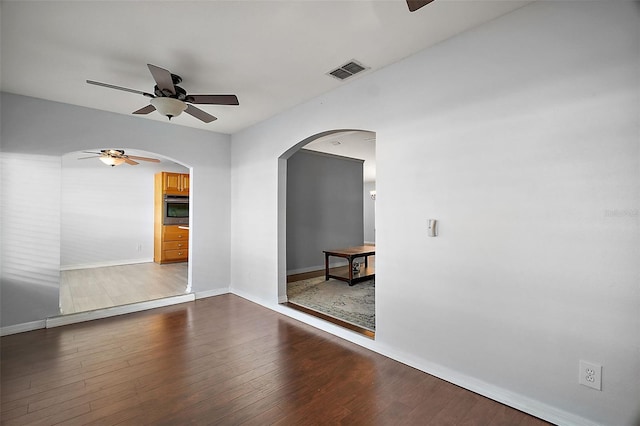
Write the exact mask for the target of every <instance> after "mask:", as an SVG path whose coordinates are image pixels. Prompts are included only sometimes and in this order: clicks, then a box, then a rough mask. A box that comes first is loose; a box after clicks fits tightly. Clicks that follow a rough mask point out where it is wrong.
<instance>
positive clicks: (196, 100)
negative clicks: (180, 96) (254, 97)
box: [185, 95, 240, 105]
mask: <svg viewBox="0 0 640 426" xmlns="http://www.w3.org/2000/svg"><path fill="white" fill-rule="evenodd" d="M185 101H186V102H191V103H192V104H211V105H240V103H239V102H238V97H237V96H236V95H189V96H187V98H186V99H185Z"/></svg>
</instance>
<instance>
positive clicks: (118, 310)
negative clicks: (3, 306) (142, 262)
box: [46, 293, 195, 328]
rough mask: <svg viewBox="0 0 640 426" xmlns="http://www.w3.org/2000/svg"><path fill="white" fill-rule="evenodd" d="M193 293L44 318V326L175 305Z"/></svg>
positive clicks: (187, 300) (191, 297)
mask: <svg viewBox="0 0 640 426" xmlns="http://www.w3.org/2000/svg"><path fill="white" fill-rule="evenodd" d="M194 300H195V295H194V294H193V293H189V294H183V295H180V296H173V297H165V298H163V299H156V300H150V301H147V302H140V303H131V304H129V305H122V306H114V307H112V308H105V309H98V310H95V311H88V312H78V313H76V314H68V315H60V316H57V317H51V318H47V319H46V327H47V328H53V327H60V326H62V325H68V324H75V323H78V322H84V321H91V320H96V319H101V318H109V317H114V316H116V315H124V314H131V313H134V312H140V311H146V310H148V309H154V308H162V307H164V306H170V305H177V304H179V303H186V302H193V301H194Z"/></svg>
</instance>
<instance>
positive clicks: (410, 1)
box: [407, 0, 433, 12]
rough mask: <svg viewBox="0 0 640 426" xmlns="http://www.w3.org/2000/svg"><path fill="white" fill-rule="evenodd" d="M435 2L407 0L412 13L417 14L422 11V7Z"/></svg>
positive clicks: (430, 0) (429, 0)
mask: <svg viewBox="0 0 640 426" xmlns="http://www.w3.org/2000/svg"><path fill="white" fill-rule="evenodd" d="M432 1H433V0H407V6H409V11H410V12H415V11H416V10H418V9H420V8H421V7H422V6H426V5H428V4H429V3H431V2H432Z"/></svg>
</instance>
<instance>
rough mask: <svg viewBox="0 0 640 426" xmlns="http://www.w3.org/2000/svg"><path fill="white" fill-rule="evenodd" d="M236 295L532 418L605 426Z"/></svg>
mask: <svg viewBox="0 0 640 426" xmlns="http://www.w3.org/2000/svg"><path fill="white" fill-rule="evenodd" d="M231 292H232V293H233V294H235V295H237V296H239V297H242V298H243V299H247V300H249V301H251V302H254V303H257V304H259V305H262V306H264V307H265V308H268V309H271V310H273V311H276V312H279V313H281V314H283V315H286V316H288V317H290V318H293V319H296V320H298V321H301V322H303V323H305V324H307V325H310V326H312V327H315V328H318V329H320V330H323V331H326V332H327V333H330V334H333V335H335V336H337V337H341V338H343V339H345V340H347V341H350V342H352V343H355V344H356V345H360V346H362V347H365V348H367V349H370V350H372V351H374V352H377V353H379V354H381V355H384V356H386V357H388V358H391V359H393V360H395V361H398V362H401V363H403V364H406V365H408V366H410V367H413V368H416V369H418V370H420V371H423V372H425V373H427V374H430V375H432V376H435V377H438V378H440V379H442V380H445V381H447V382H449V383H453V384H455V385H457V386H460V387H462V388H464V389H467V390H470V391H472V392H475V393H477V394H479V395H482V396H485V397H487V398H489V399H492V400H494V401H497V402H499V403H501V404H504V405H507V406H509V407H512V408H515V409H517V410H519V411H522V412H524V413H527V414H531V415H532V416H535V417H538V418H541V419H543V420H546V421H548V422H551V423H553V424H557V425H563V426H602V425H600V424H598V423H595V422H593V421H591V420H588V419H585V418H582V417H580V416H578V415H576V414H573V413H569V412H567V411H564V410H561V409H559V408H557V407H553V406H551V405H548V404H545V403H543V402H540V401H537V400H535V399H531V398H528V397H526V396H524V395H521V394H517V393H514V392H511V391H509V390H507V389H504V388H501V387H498V386H495V385H492V384H490V383H486V382H483V381H481V380H478V379H476V378H474V377H471V376H467V375H465V374H461V373H459V372H457V371H454V370H451V369H448V368H446V367H443V366H440V365H438V364H434V363H431V362H429V361H427V360H423V359H416V358H415V357H412V356H410V355H407V354H403V353H400V352H398V351H396V350H395V349H393V348H390V347H388V346H387V345H384V344H382V343H380V342H378V341H375V340H372V339H369V338H367V337H365V336H363V335H361V334H359V333H356V332H353V331H350V330H347V329H345V328H343V327H339V326H337V325H334V324H331V323H329V322H327V321H323V320H321V319H318V318H316V317H313V316H311V315H308V314H305V313H304V312H300V311H298V310H295V309H293V308H289V307H287V306H285V305H280V304H273V303H269V302H268V301H266V300H261V299H256V298H255V297H253V296H252V295H250V294H245V293H244V292H242V291H234V290H233V289H232V291H231Z"/></svg>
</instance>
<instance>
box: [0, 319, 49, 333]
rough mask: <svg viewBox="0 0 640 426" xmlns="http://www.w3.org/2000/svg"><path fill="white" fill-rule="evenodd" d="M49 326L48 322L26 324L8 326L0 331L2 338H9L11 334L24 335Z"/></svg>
mask: <svg viewBox="0 0 640 426" xmlns="http://www.w3.org/2000/svg"><path fill="white" fill-rule="evenodd" d="M46 326H47V322H46V320H39V321H31V322H25V323H22V324H16V325H8V326H6V327H2V328H1V329H0V336H8V335H10V334H18V333H24V332H25V331H33V330H38V329H41V328H45V327H46Z"/></svg>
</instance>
